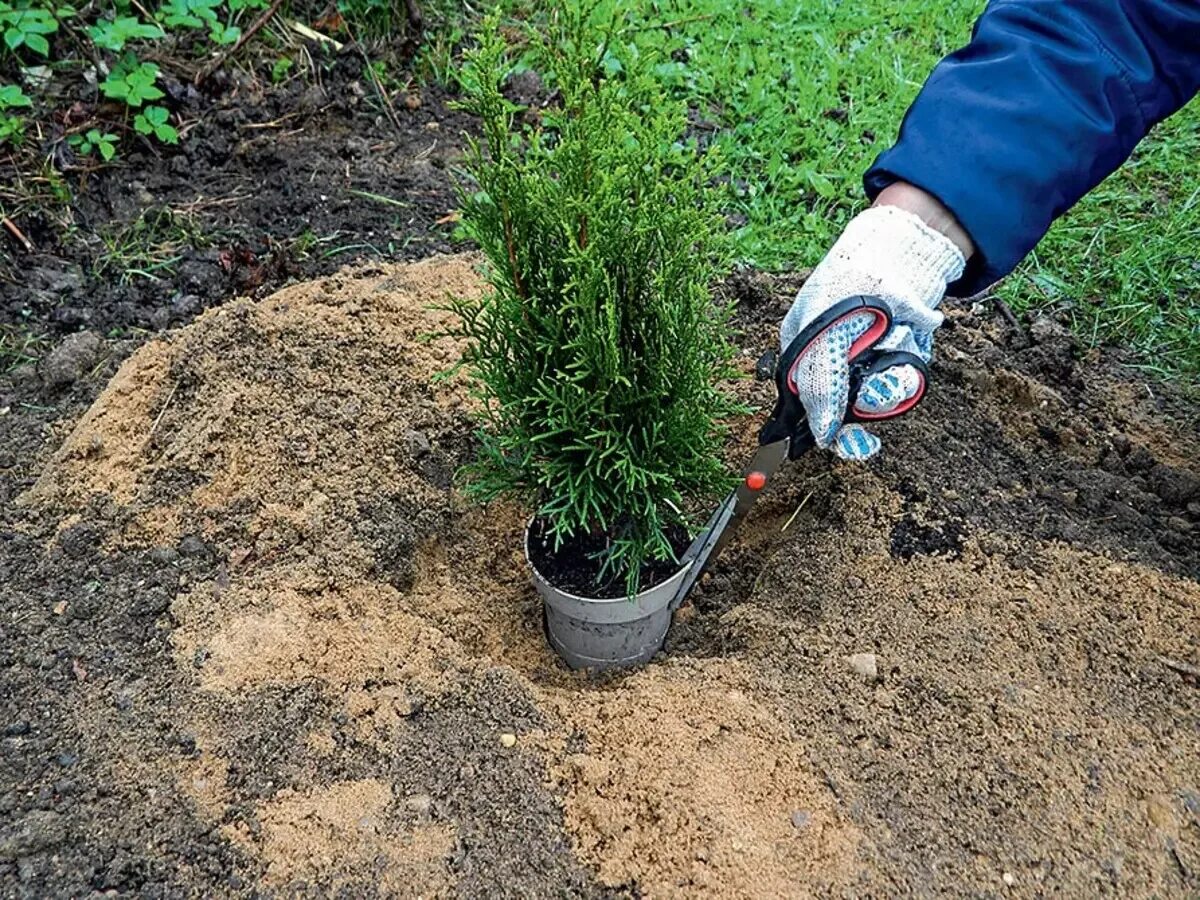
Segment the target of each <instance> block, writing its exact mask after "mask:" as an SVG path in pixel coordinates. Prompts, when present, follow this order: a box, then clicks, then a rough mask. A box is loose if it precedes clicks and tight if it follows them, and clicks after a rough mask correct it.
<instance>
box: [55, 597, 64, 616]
mask: <svg viewBox="0 0 1200 900" xmlns="http://www.w3.org/2000/svg"><path fill="white" fill-rule="evenodd" d="M52 609H53V611H54V614H55V615H56V616H61V615H62V614H63V613H65V612H66V611H67V601H66V600H59V601H58V602H57V603H55V604H54V606H53V607H52Z"/></svg>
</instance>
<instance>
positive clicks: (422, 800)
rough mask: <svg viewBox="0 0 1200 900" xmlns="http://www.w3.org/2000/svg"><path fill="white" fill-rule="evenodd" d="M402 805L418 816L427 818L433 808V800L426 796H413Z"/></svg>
mask: <svg viewBox="0 0 1200 900" xmlns="http://www.w3.org/2000/svg"><path fill="white" fill-rule="evenodd" d="M404 805H405V806H406V807H408V808H409V809H410V810H412V811H413V812H415V813H416V814H417V815H419V816H427V815H429V811H430V810H431V809H432V808H433V798H432V797H430V796H429V795H428V794H413V795H412V796H411V797H409V798H407V799H406V800H405V801H404Z"/></svg>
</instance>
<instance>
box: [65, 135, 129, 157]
mask: <svg viewBox="0 0 1200 900" xmlns="http://www.w3.org/2000/svg"><path fill="white" fill-rule="evenodd" d="M118 140H119V138H118V137H117V136H116V135H115V134H111V133H109V132H102V131H100V129H99V128H90V129H88V131H87V132H86V133H84V134H73V135H71V138H70V144H71V146H72V147H74V148H75V149H76V151H78V152H79V153H81V154H83V155H84V156H91V155H92V153H93V152H95V153H99V154H100V158H101V159H103V160H104V161H105V162H108V161H109V160H111V159H112V158H113V157H114V156H116V155H117V141H118Z"/></svg>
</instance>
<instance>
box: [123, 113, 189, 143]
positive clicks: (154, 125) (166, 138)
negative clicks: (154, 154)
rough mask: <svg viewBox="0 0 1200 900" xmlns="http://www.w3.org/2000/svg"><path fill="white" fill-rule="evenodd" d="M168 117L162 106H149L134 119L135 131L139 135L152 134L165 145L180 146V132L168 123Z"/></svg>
mask: <svg viewBox="0 0 1200 900" xmlns="http://www.w3.org/2000/svg"><path fill="white" fill-rule="evenodd" d="M168 115H169V113H168V112H167V111H166V110H165V109H163V108H162V107H161V106H147V107H146V109H145V110H144V111H143V112H141V113H138V115H137V116H135V117H134V120H133V127H134V130H135V131H137V133H138V134H146V135H150V134H152V135H154V136H155V137H156V138H158V139H159V140H160V141H162V142H163V143H164V144H178V143H179V132H178V131H176V130H175V129H174V127H172V126H171V125H170V124H169V123H168V122H167V116H168Z"/></svg>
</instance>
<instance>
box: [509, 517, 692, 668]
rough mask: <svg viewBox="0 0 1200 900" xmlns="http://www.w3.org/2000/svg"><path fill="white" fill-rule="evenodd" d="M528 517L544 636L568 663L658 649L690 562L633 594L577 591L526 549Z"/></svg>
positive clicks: (610, 661)
mask: <svg viewBox="0 0 1200 900" xmlns="http://www.w3.org/2000/svg"><path fill="white" fill-rule="evenodd" d="M532 526H533V519H530V520H529V523H528V524H527V525H526V526H525V561H526V562H528V563H529V571H530V572H531V573H532V575H533V585H534V587H535V588H536V589H537V592H538V594H540V595H541V597H542V602H543V605H544V608H545V611H546V638H547V639H548V640H549V641H550V646H551V647H553V648H554V650H555V652H556V653H557V654H558V655H559V656H561V657H562V659H563V661H564V662H565V663H566V664H567V665H568V666H570V667H571V668H572V669H612V668H621V667H626V666H638V665H642V664H643V663H647V662H649V661H650V659H652V658H653V656H654V654H655V653H657V652H658V651H659V650H661V649H662V645H663V641H665V640H666V638H667V629H668V628H670V626H671V616H672V614H673V613H674V611H675V610H674V609H673V608H672V605H671V601H672V600H673V599H674V598H675V593H676V592H677V591H678V589H679V584H680V582H681V581H683V578H684V576H685V575H686V574H687V572H688V569H690V568H691V563H690V562H689V563H688V564H687V565H685V566H684V567H683V568H682V569H680V570H679V571H678V572H676V573H675V574H674V575H672V576H671V577H670V578H668V579H667V580H666V581H663V582H661V583H660V584H656V585H655V586H654V587H652V588H647V589H646V590H644V591H642V592H641V593H640V594H638V595H637V596H636V597H633V598H632V599H630V598H629V597H625V596H622V597H612V598H607V599H603V598H598V597H580V596H577V595H576V594H569V593H567V592H566V591H564V590H560V589H559V588H557V587H555V586H554V585H553V584H551V583H550V582H549V581H548V580H547V579H546V576H544V575H543V574H542V573H541V572H539V571H538V569H537V566H535V565H534V564H533V557H532V555H531V554H530V552H529V539H530V537H529V536H530V530H531V528H532Z"/></svg>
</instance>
